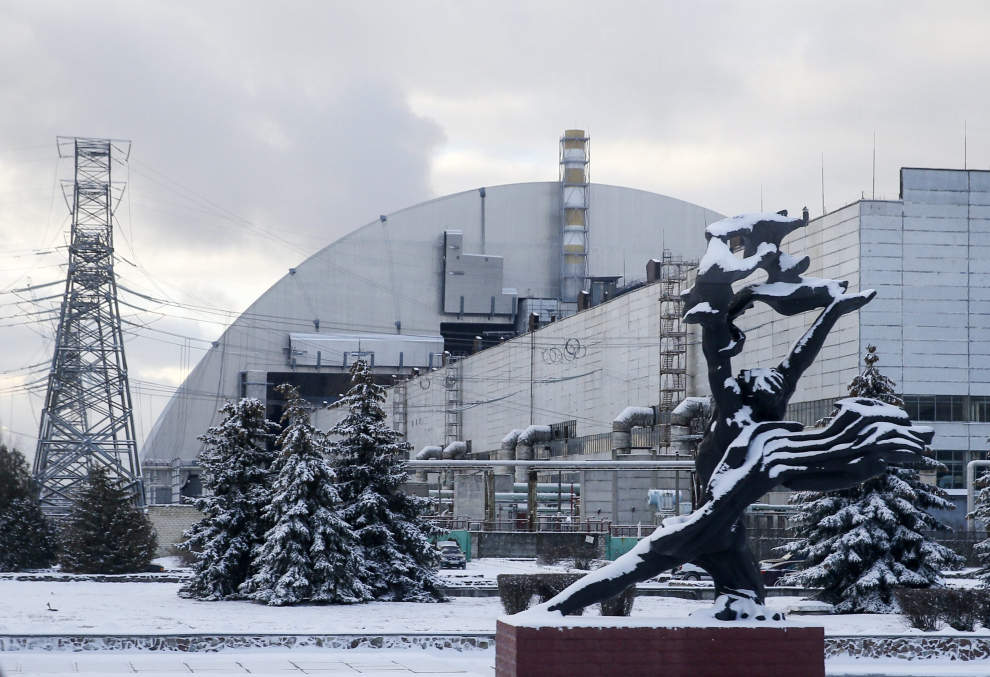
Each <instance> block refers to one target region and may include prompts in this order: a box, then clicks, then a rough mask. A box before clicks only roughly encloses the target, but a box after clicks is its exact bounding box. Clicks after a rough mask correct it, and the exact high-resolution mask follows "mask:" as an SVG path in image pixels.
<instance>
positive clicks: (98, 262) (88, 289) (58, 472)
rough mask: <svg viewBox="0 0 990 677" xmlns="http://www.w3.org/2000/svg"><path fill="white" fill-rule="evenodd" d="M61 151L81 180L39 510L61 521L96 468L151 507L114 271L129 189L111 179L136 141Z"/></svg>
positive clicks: (98, 142) (44, 428)
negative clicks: (116, 225) (117, 211)
mask: <svg viewBox="0 0 990 677" xmlns="http://www.w3.org/2000/svg"><path fill="white" fill-rule="evenodd" d="M58 146H59V155H60V156H61V157H74V158H75V178H74V180H73V181H71V182H70V181H65V182H63V191H64V192H65V194H66V200H67V202H69V209H70V211H71V212H72V232H71V237H70V243H69V269H68V275H67V278H66V282H65V297H64V298H63V300H62V309H61V316H60V318H59V326H58V332H57V334H56V337H55V354H54V355H53V357H52V368H51V373H50V374H49V376H48V394H47V396H46V398H45V408H44V409H43V410H42V412H41V427H40V431H39V434H38V449H37V453H36V455H35V459H34V474H35V478H36V479H37V481H38V483H39V485H40V487H41V505H42V508H43V509H44V511H45V512H46V513H47V514H49V515H51V516H53V517H60V516H63V515H65V514H67V512H68V510H69V508H70V506H71V503H72V500H73V496H74V493H75V491H76V488H77V486H78V485H79V483H80V482H82V481H83V480H85V479H86V477H87V475H88V473H89V470H90V468H94V467H105V468H107V469H108V470H109V472H110V475H111V477H114V478H116V479H118V480H121V481H123V482H124V484H125V486H128V487H130V489H131V490H132V491H133V492H134V499H135V501H136V502H137V503H138V504H139V505H143V503H144V492H143V491H142V489H141V466H140V463H139V461H138V455H137V441H136V438H135V435H134V415H133V409H132V406H131V392H130V387H129V386H128V382H127V362H126V361H125V359H124V337H123V334H122V332H121V327H120V311H119V309H118V306H117V282H116V278H115V277H114V269H113V223H112V221H113V210H114V207H115V206H116V202H119V198H120V195H121V192H122V190H123V184H121V183H113V182H112V181H111V174H112V173H113V170H114V166H115V165H116V166H118V167H119V166H122V165H123V163H124V161H126V159H127V156H128V154H129V153H130V142H127V141H110V140H108V139H76V138H64V137H60V138H59V139H58ZM70 186H71V189H72V191H71V200H70V199H69V191H68V188H69V187H70Z"/></svg>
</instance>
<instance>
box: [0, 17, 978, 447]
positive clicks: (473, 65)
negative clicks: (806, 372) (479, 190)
mask: <svg viewBox="0 0 990 677" xmlns="http://www.w3.org/2000/svg"><path fill="white" fill-rule="evenodd" d="M987 34H990V6H988V5H987V4H986V3H983V2H976V1H971V2H955V3H944V2H901V3H896V4H886V3H861V2H860V3H853V2H827V3H825V2H822V3H793V2H791V3H787V2H698V3H690V4H688V3H656V2H638V3H637V2H627V3H601V2H541V3H530V2H500V3H481V2H454V1H449V2H421V3H402V2H365V3H307V2H290V3H278V4H277V5H276V4H271V3H257V2H254V3H253V2H210V3H203V2H87V3H71V2H8V3H5V4H4V6H3V7H2V8H0V106H2V109H3V111H4V115H3V116H0V236H2V237H3V238H4V241H5V245H4V247H3V250H4V251H5V252H12V251H14V250H20V249H32V248H39V247H41V246H43V245H46V244H51V243H55V244H57V243H59V242H61V236H60V235H59V229H60V228H61V227H63V226H64V225H65V208H64V205H63V203H62V202H61V197H60V196H59V195H55V196H54V199H53V194H52V187H53V185H54V184H53V179H54V178H55V176H54V173H55V171H56V169H57V163H56V160H55V156H56V152H55V148H54V137H55V135H57V134H69V135H71V134H79V135H90V136H111V137H115V138H127V139H131V140H132V141H133V152H132V156H131V158H132V161H131V164H130V168H131V174H130V177H129V179H130V185H129V193H128V197H127V199H126V200H125V202H124V203H122V206H121V209H120V210H119V211H118V217H119V221H120V228H119V236H120V239H121V242H120V243H119V245H118V250H119V251H120V252H121V253H122V254H123V255H124V256H125V257H127V258H128V260H130V259H132V258H135V257H136V258H137V259H138V260H137V261H135V263H139V264H140V265H141V266H142V267H143V268H144V270H146V271H147V272H148V273H150V274H151V275H152V276H153V278H152V279H149V278H148V277H147V276H146V275H145V273H144V272H143V271H142V270H139V269H138V268H136V267H134V266H131V265H129V264H127V263H121V264H119V267H118V270H119V272H120V274H121V275H122V276H123V277H124V278H125V280H126V281H127V283H129V284H133V285H135V286H140V287H141V288H142V289H145V290H147V291H148V292H149V293H152V294H153V295H155V296H162V295H165V294H168V295H170V296H171V297H172V298H175V299H176V300H180V301H184V302H196V303H199V302H200V301H201V302H203V303H207V302H208V303H214V304H216V305H218V306H220V307H223V308H228V309H231V310H234V311H236V310H239V309H242V308H244V307H245V306H246V305H247V304H248V303H249V302H250V301H251V300H252V299H253V298H255V297H256V296H257V295H258V294H259V293H261V292H262V291H263V290H264V289H265V288H266V287H267V286H268V285H270V284H271V283H273V282H274V281H275V280H277V279H278V277H280V276H281V274H282V273H283V271H284V270H285V269H286V268H287V267H289V266H291V265H294V264H295V263H297V262H299V261H300V260H301V259H302V258H304V256H305V255H306V253H309V252H313V251H315V250H317V249H318V248H320V247H321V246H324V245H325V244H327V243H329V242H330V241H332V240H334V239H336V238H337V237H339V236H341V235H343V234H344V233H346V232H348V231H350V230H352V229H353V228H355V227H357V226H358V225H361V224H363V223H366V222H368V221H370V220H372V219H374V218H375V217H377V215H378V214H381V213H387V212H390V211H393V210H396V209H399V208H402V207H404V206H407V205H410V204H414V203H416V202H419V201H422V200H424V199H427V198H429V197H433V196H435V195H438V194H445V193H448V192H453V191H456V190H467V189H471V188H475V187H477V186H479V185H492V184H497V183H504V182H512V181H529V180H553V179H555V178H556V175H557V166H556V160H557V147H556V140H557V138H558V136H559V134H560V132H561V131H562V130H563V129H564V128H570V127H574V126H577V127H585V128H587V129H589V131H590V132H591V135H592V139H593V140H592V177H593V179H594V180H596V181H600V182H604V183H615V184H624V185H631V186H634V187H639V188H645V189H648V190H654V191H657V192H661V193H665V194H669V195H673V196H675V197H680V198H683V199H687V200H690V201H693V202H696V203H699V204H703V205H705V206H707V207H710V208H713V209H716V210H718V211H722V212H725V213H734V212H739V211H746V210H752V209H755V208H758V207H759V206H760V205H759V203H760V194H761V191H762V193H763V199H764V204H765V206H766V207H767V208H772V209H780V208H789V209H800V207H802V206H804V205H808V206H809V207H811V209H812V212H813V213H814V212H816V211H820V210H821V199H822V196H821V172H822V166H821V163H822V156H823V154H824V163H825V201H826V204H827V206H828V207H829V208H834V207H837V206H839V205H840V204H843V203H845V202H848V201H851V200H853V199H855V198H857V197H858V196H859V195H861V194H862V192H863V191H865V192H867V193H869V192H870V191H871V190H872V183H873V177H872V145H873V135H874V133H875V134H876V139H877V174H876V180H877V184H876V185H877V192H878V193H879V194H881V195H890V196H893V195H896V193H897V188H898V174H897V170H898V168H899V167H900V166H951V167H957V166H961V165H962V162H963V121H964V120H967V121H968V123H967V124H968V128H969V142H968V156H969V158H968V162H969V165H970V166H971V167H983V168H987V167H990V120H988V115H987V111H988V110H990V90H988V89H987V87H986V86H985V83H986V81H987V80H988V76H990V41H987V40H986V35H987ZM58 168H59V169H60V171H61V176H62V177H63V178H64V177H67V176H68V170H69V167H68V166H67V163H66V162H64V161H63V162H62V163H61V165H59V166H58ZM176 182H177V183H176ZM193 193H195V195H193ZM197 196H199V197H197ZM244 219H246V220H248V221H250V223H251V224H253V225H249V224H247V223H245V221H244ZM132 249H133V254H132ZM0 254H2V252H0ZM25 257H26V258H25ZM25 257H21V258H13V257H12V256H3V257H2V258H0V287H6V286H10V285H13V284H15V283H17V284H20V283H23V281H24V280H25V279H26V277H28V276H30V277H31V279H32V280H33V281H34V282H36V283H37V282H42V281H46V280H49V279H57V278H58V277H59V276H61V275H64V268H60V267H59V266H58V264H59V263H60V262H62V261H63V258H60V257H59V256H58V255H55V256H52V255H46V256H40V257H39V256H32V255H30V254H27V255H25ZM32 266H34V268H33V269H32V268H31V267H32ZM18 280H19V281H20V282H18ZM169 284H171V285H174V287H170V286H169ZM184 292H189V293H190V294H192V295H193V296H190V295H186V294H184ZM6 298H9V295H7V297H6ZM4 299H5V297H4V296H0V302H3V300H4ZM18 312H19V311H18V310H17V308H16V307H10V306H0V325H4V326H0V330H2V331H3V332H4V334H3V336H4V342H5V345H6V346H7V349H6V350H5V353H4V355H3V359H2V360H0V371H9V370H12V369H17V368H20V367H22V366H24V365H26V364H32V363H33V362H37V361H38V360H39V359H44V358H45V356H46V355H47V350H48V347H47V346H46V345H45V344H44V343H43V342H42V340H41V338H40V336H39V335H38V333H36V332H41V333H42V334H44V333H45V331H46V330H45V329H44V328H43V327H29V326H23V325H18V326H12V325H15V324H17V323H19V322H23V321H25V318H23V317H17V316H16V315H17V313H18ZM167 312H168V313H169V314H171V315H179V314H183V315H185V316H190V317H194V318H195V317H200V319H199V320H196V321H187V320H182V319H177V318H175V317H164V318H160V317H158V316H151V315H143V316H141V317H142V318H143V320H149V321H150V320H155V319H156V318H158V319H157V323H156V324H155V325H154V326H155V327H156V328H160V329H164V330H166V331H169V332H173V333H175V334H179V335H181V336H190V337H193V338H196V339H207V340H208V339H211V338H213V337H215V336H216V335H217V334H219V332H220V331H221V329H222V326H221V324H217V323H215V322H206V321H203V318H202V316H197V315H196V314H195V313H192V312H184V313H178V312H172V311H167ZM212 319H216V318H212ZM48 331H50V330H48ZM143 333H144V337H142V338H135V339H133V340H132V341H131V343H130V344H129V346H128V350H129V353H130V355H131V363H132V366H133V371H134V372H135V373H136V374H138V375H139V376H138V378H140V379H142V380H147V381H160V382H169V381H174V379H175V378H177V377H178V376H179V372H180V369H179V367H180V353H183V354H184V351H185V350H186V349H184V348H182V347H181V344H183V343H184V339H182V338H178V337H170V336H168V335H164V334H157V335H155V334H151V333H148V332H143ZM163 341H167V342H163ZM189 345H190V348H189V354H190V355H191V357H192V359H193V360H195V359H196V358H197V357H198V354H199V353H198V352H197V349H196V346H198V345H200V343H197V342H195V341H189ZM186 361H188V360H186ZM42 371H43V370H42ZM0 376H2V377H3V378H6V379H7V380H6V381H4V380H2V379H0V401H2V393H3V392H4V391H3V388H4V387H6V388H10V387H12V386H11V384H12V381H11V380H10V379H11V378H12V377H20V376H23V374H3V375H0ZM22 380H23V379H22ZM149 393H150V391H149ZM8 400H9V398H8ZM163 403H164V399H163V397H161V396H158V395H156V396H155V397H153V398H152V397H151V396H150V394H148V395H146V396H145V399H143V400H139V405H140V407H141V408H142V411H141V416H142V417H144V420H145V421H146V424H145V426H147V425H148V424H150V421H153V418H154V415H155V413H156V412H157V410H158V409H159V408H160V407H161V405H162V404H163ZM39 409H40V400H39V399H38V398H37V397H34V398H33V399H30V398H27V397H25V396H23V395H17V396H16V397H15V398H14V406H13V410H12V411H11V409H10V408H9V407H8V405H6V404H2V405H0V419H3V422H4V424H5V425H7V426H8V427H9V428H12V429H14V430H18V431H22V432H25V433H28V435H27V436H26V439H27V438H28V437H29V436H30V433H31V432H32V430H33V428H34V427H35V426H36V422H35V421H36V416H37V413H38V410H39ZM25 444H26V445H27V446H31V443H30V441H29V440H28V441H27V442H25Z"/></svg>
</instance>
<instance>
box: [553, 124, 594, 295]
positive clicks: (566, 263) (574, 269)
mask: <svg viewBox="0 0 990 677" xmlns="http://www.w3.org/2000/svg"><path fill="white" fill-rule="evenodd" d="M590 150H591V139H590V138H588V137H587V136H585V133H584V130H583V129H568V130H566V131H565V132H564V135H563V136H562V137H560V243H561V255H560V300H561V301H563V302H564V303H576V302H577V300H578V294H579V293H580V292H582V291H584V288H585V282H586V278H587V277H588V181H589V171H588V170H589V164H588V163H589V158H590V153H589V151H590Z"/></svg>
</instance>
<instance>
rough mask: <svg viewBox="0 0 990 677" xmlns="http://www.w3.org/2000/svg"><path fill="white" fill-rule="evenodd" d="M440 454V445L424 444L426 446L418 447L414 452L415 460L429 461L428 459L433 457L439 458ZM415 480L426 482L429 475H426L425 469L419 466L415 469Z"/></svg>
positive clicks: (441, 449)
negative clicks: (416, 451) (417, 450)
mask: <svg viewBox="0 0 990 677" xmlns="http://www.w3.org/2000/svg"><path fill="white" fill-rule="evenodd" d="M442 454H443V448H442V447H436V446H426V447H423V448H422V449H420V450H419V452H418V453H417V454H416V460H417V461H430V460H434V459H439V458H441V455H442ZM416 481H417V482H427V481H429V477H428V475H427V471H426V470H425V469H423V470H421V469H419V468H417V469H416Z"/></svg>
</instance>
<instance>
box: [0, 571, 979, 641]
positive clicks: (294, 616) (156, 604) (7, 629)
mask: <svg viewBox="0 0 990 677" xmlns="http://www.w3.org/2000/svg"><path fill="white" fill-rule="evenodd" d="M169 560H170V561H167V562H165V561H162V560H159V563H162V564H163V565H166V567H167V568H169V569H174V568H178V567H179V563H178V562H177V561H171V558H169ZM537 571H558V572H565V571H576V570H574V569H569V568H567V567H565V566H553V567H548V566H540V565H538V564H537V563H536V561H535V560H525V559H483V560H475V561H472V562H469V563H468V566H467V569H466V570H464V571H461V570H445V571H442V572H441V575H442V576H443V577H444V578H446V579H447V580H448V581H449V584H451V585H452V586H456V585H462V586H479V587H480V586H489V585H494V584H495V578H496V576H498V574H501V573H534V572H537ZM972 583H973V582H972V581H971V580H969V579H954V580H951V581H950V584H952V585H958V586H960V587H971V585H972ZM654 585H658V584H654ZM659 585H662V584H659ZM179 587H180V585H179V584H178V583H98V582H91V581H73V582H41V581H14V580H0V600H3V601H2V603H0V634H68V633H72V634H181V633H197V634H199V633H262V634H266V633H291V634H337V633H360V632H373V633H381V632H396V633H399V632H441V633H442V632H494V631H495V619H496V618H497V617H498V616H500V615H501V614H502V613H503V611H502V606H501V604H500V602H499V600H498V598H497V597H455V598H452V599H451V601H450V602H449V603H446V604H392V603H379V602H376V603H371V604H362V605H357V606H306V605H303V606H296V607H268V606H263V605H260V604H256V603H253V602H200V601H195V600H188V599H182V598H180V597H179V596H178V595H177V594H176V593H177V591H178V589H179ZM800 599H801V598H799V597H771V598H769V599H768V601H767V604H768V606H770V607H772V608H774V609H780V610H783V611H786V610H787V609H788V607H789V606H791V605H794V604H796V603H797V602H798V601H800ZM711 604H712V603H711V602H710V601H694V600H684V599H676V598H671V597H639V598H638V599H637V600H636V604H635V607H634V610H633V615H634V616H640V617H657V618H683V617H686V616H687V615H688V614H690V613H691V612H692V611H695V610H698V609H704V608H707V607H710V606H711ZM592 613H594V612H592ZM791 618H792V620H800V621H801V622H802V623H807V624H809V625H821V626H824V628H825V631H826V633H828V634H830V635H846V634H849V635H854V634H913V633H916V632H918V631H916V630H912V629H911V628H910V627H908V626H907V624H906V623H905V622H904V621H903V620H902V618H901V617H900V616H895V615H870V614H863V615H850V616H792V617H791ZM942 632H943V633H953V632H954V631H953V630H951V629H950V628H946V629H945V630H943V631H942ZM978 632H979V633H980V634H990V631H986V630H979V631H978Z"/></svg>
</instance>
